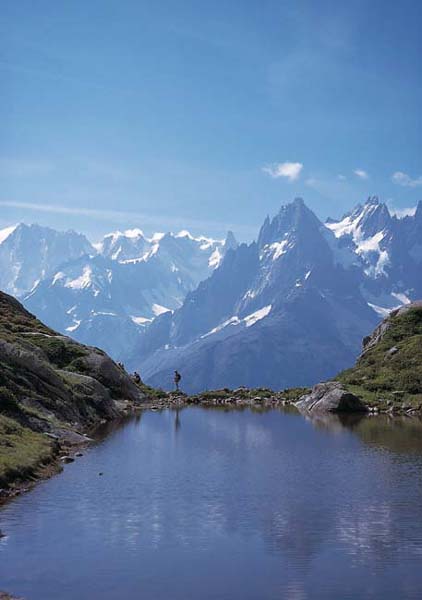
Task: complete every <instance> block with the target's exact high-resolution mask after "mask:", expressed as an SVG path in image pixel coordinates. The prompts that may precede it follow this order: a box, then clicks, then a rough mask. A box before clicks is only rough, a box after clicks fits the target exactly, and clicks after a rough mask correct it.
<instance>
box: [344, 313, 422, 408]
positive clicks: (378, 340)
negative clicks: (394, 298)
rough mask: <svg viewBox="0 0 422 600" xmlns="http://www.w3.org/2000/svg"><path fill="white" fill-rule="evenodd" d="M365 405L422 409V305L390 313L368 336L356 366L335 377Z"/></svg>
mask: <svg viewBox="0 0 422 600" xmlns="http://www.w3.org/2000/svg"><path fill="white" fill-rule="evenodd" d="M337 379H338V380H339V381H341V382H342V383H344V384H345V385H346V387H347V388H349V389H350V391H352V392H354V393H355V394H356V395H358V396H360V397H361V398H362V399H363V400H364V401H366V402H367V403H369V404H371V403H380V402H381V403H382V402H385V403H386V404H390V405H392V406H394V405H398V404H402V405H403V404H404V405H408V406H409V407H413V408H417V407H421V406H422V303H420V302H415V303H413V304H410V305H407V306H405V307H402V308H400V309H398V310H395V311H393V312H392V313H391V314H390V316H389V317H387V318H386V319H385V320H384V321H383V322H382V323H381V325H379V327H377V329H376V330H375V331H374V333H373V334H372V335H371V336H368V337H367V338H365V340H364V348H363V352H362V354H361V356H360V357H359V359H358V360H357V362H356V365H355V366H354V367H352V368H351V369H347V370H346V371H343V372H342V373H340V374H339V375H338V377H337Z"/></svg>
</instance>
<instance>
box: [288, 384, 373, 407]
mask: <svg viewBox="0 0 422 600" xmlns="http://www.w3.org/2000/svg"><path fill="white" fill-rule="evenodd" d="M296 408H298V409H299V410H300V411H307V412H329V413H336V412H365V411H366V410H367V409H366V406H365V405H364V404H363V402H362V401H361V400H360V399H359V398H358V397H357V396H355V395H354V394H352V393H351V392H348V391H347V390H346V389H345V388H344V387H343V385H342V384H341V383H339V382H338V381H329V382H327V383H318V384H317V385H315V386H314V387H313V388H312V391H311V392H310V394H306V395H305V396H302V397H301V398H300V399H299V400H298V401H297V402H296Z"/></svg>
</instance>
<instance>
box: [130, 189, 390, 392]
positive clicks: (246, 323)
mask: <svg viewBox="0 0 422 600" xmlns="http://www.w3.org/2000/svg"><path fill="white" fill-rule="evenodd" d="M363 278H364V275H363V274H362V270H361V268H360V266H359V260H358V257H357V256H356V254H354V253H353V252H352V251H351V250H350V249H348V248H345V247H344V246H343V244H342V243H340V241H339V240H338V239H337V238H336V237H335V235H334V234H333V233H332V232H331V231H330V230H329V229H328V228H326V227H325V226H324V225H323V224H322V223H321V222H320V221H319V220H318V218H317V217H316V216H315V215H314V213H313V212H312V211H311V210H309V209H308V208H307V207H306V205H305V204H304V202H303V200H301V199H296V200H295V201H294V202H292V203H291V204H288V205H286V206H283V207H282V208H281V210H280V212H279V213H278V214H277V215H276V216H275V217H274V218H273V219H272V220H270V219H266V221H265V222H264V224H263V226H262V228H261V231H260V234H259V236H258V241H257V242H254V243H252V244H250V245H246V244H242V245H241V246H239V247H238V248H237V249H235V250H232V251H230V252H228V253H227V255H226V257H225V259H224V261H223V263H222V265H221V266H220V268H219V269H217V270H216V271H215V272H214V273H213V275H212V276H211V277H210V278H209V279H207V280H206V281H204V282H203V283H201V284H200V285H199V287H198V288H197V289H196V290H195V291H194V292H192V293H191V294H189V295H188V296H187V298H186V300H185V302H184V304H183V306H182V307H181V308H180V309H179V310H177V311H175V313H174V314H173V315H162V316H161V317H159V318H158V319H156V320H155V321H154V323H153V324H152V325H151V327H150V328H148V329H147V330H146V331H145V332H144V334H143V335H142V337H141V340H140V344H139V348H138V357H139V358H138V362H137V363H136V362H134V363H133V365H134V366H136V367H139V369H140V370H141V372H142V374H143V376H144V377H145V379H146V380H147V381H148V382H149V383H151V385H155V386H163V387H169V386H170V385H171V380H170V378H171V373H172V370H173V369H178V370H179V371H181V373H182V374H183V375H184V380H183V381H184V386H185V389H186V390H187V391H188V392H198V391H201V390H203V389H213V388H216V387H236V386H239V385H246V386H248V387H258V386H266V387H271V388H273V389H277V390H279V389H282V388H286V387H292V386H293V387H295V386H308V385H312V384H313V383H316V382H318V381H321V380H323V379H327V378H329V377H332V376H333V375H335V373H337V372H338V371H339V370H340V369H342V368H344V367H345V366H346V365H348V364H351V363H352V362H353V361H354V359H355V357H356V355H357V354H358V352H359V348H360V343H361V339H362V337H363V336H364V335H366V333H367V332H368V331H371V330H372V329H373V327H374V326H375V325H376V324H377V322H378V319H379V317H378V316H377V314H376V313H375V312H374V311H373V310H372V308H371V307H369V306H368V304H367V302H366V300H365V298H364V296H363V294H362V292H361V284H362V281H363ZM136 358H137V357H136Z"/></svg>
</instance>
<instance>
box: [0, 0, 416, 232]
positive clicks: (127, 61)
mask: <svg viewBox="0 0 422 600" xmlns="http://www.w3.org/2000/svg"><path fill="white" fill-rule="evenodd" d="M1 6H2V18H1V21H0V86H1V89H0V117H1V118H0V226H6V225H9V224H12V223H15V222H18V221H25V222H38V223H41V224H46V225H50V226H53V227H57V228H59V229H68V228H73V229H76V230H79V231H83V232H84V233H86V234H87V235H88V236H89V237H91V239H96V238H98V237H100V236H101V235H102V234H103V233H105V232H108V231H111V230H115V229H124V228H133V227H135V226H136V227H140V228H142V229H143V230H145V231H146V232H147V233H148V232H149V233H150V232H152V231H167V230H179V229H189V230H191V231H192V232H193V233H196V234H198V233H202V234H207V235H212V236H224V234H225V231H226V230H227V229H233V230H234V231H235V233H236V235H237V236H238V238H239V239H241V240H242V239H244V240H249V239H253V237H255V236H256V233H257V230H258V228H259V226H260V225H261V223H262V221H263V220H264V218H265V216H266V215H267V214H270V215H271V214H274V213H276V212H277V211H278V209H279V207H280V205H281V204H285V203H286V202H289V201H290V200H292V199H293V198H295V197H296V196H301V197H303V198H304V200H305V202H306V203H307V204H308V206H309V207H310V208H312V209H313V210H314V211H315V212H316V214H317V215H318V216H319V217H320V218H321V219H325V218H326V217H327V216H331V217H335V218H336V217H340V216H341V215H342V214H343V213H345V212H346V211H348V210H350V209H351V208H352V207H353V206H354V205H355V204H357V203H358V202H361V201H364V200H365V199H366V198H367V197H368V196H369V195H378V196H379V197H380V199H381V200H383V201H385V202H387V203H388V205H389V206H391V207H392V208H393V209H395V210H398V211H404V210H406V209H407V208H409V207H412V206H414V205H415V204H416V203H417V202H418V200H420V199H422V110H421V106H422V64H421V63H422V59H421V57H422V36H421V35H420V31H421V27H422V3H421V2H420V0H401V1H400V2H386V1H385V0H365V1H364V0H348V1H345V0H337V1H328V0H318V2H315V1H314V0H286V1H283V0H278V1H273V0H260V1H259V2H258V1H257V0H254V1H252V0H231V1H223V0H219V1H217V2H210V1H207V2H203V1H202V0H194V1H193V0H183V2H175V1H174V0H173V1H171V0H154V1H153V0H150V1H143V0H136V1H135V0H115V1H110V0H90V1H89V2H86V0H84V1H80V0H71V1H67V0H61V1H60V2H57V1H52V0H50V1H43V0H37V2H33V0H31V1H27V0H19V2H16V1H15V0H12V1H9V0H3V1H2V3H1Z"/></svg>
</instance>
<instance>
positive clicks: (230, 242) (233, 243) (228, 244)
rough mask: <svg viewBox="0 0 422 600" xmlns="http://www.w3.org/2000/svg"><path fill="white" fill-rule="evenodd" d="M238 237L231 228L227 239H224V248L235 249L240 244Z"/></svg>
mask: <svg viewBox="0 0 422 600" xmlns="http://www.w3.org/2000/svg"><path fill="white" fill-rule="evenodd" d="M238 245H239V244H238V242H237V239H236V238H235V236H234V233H233V231H231V230H229V231H228V232H227V235H226V239H225V241H224V249H225V250H226V251H227V250H235V249H236V248H237V246H238Z"/></svg>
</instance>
